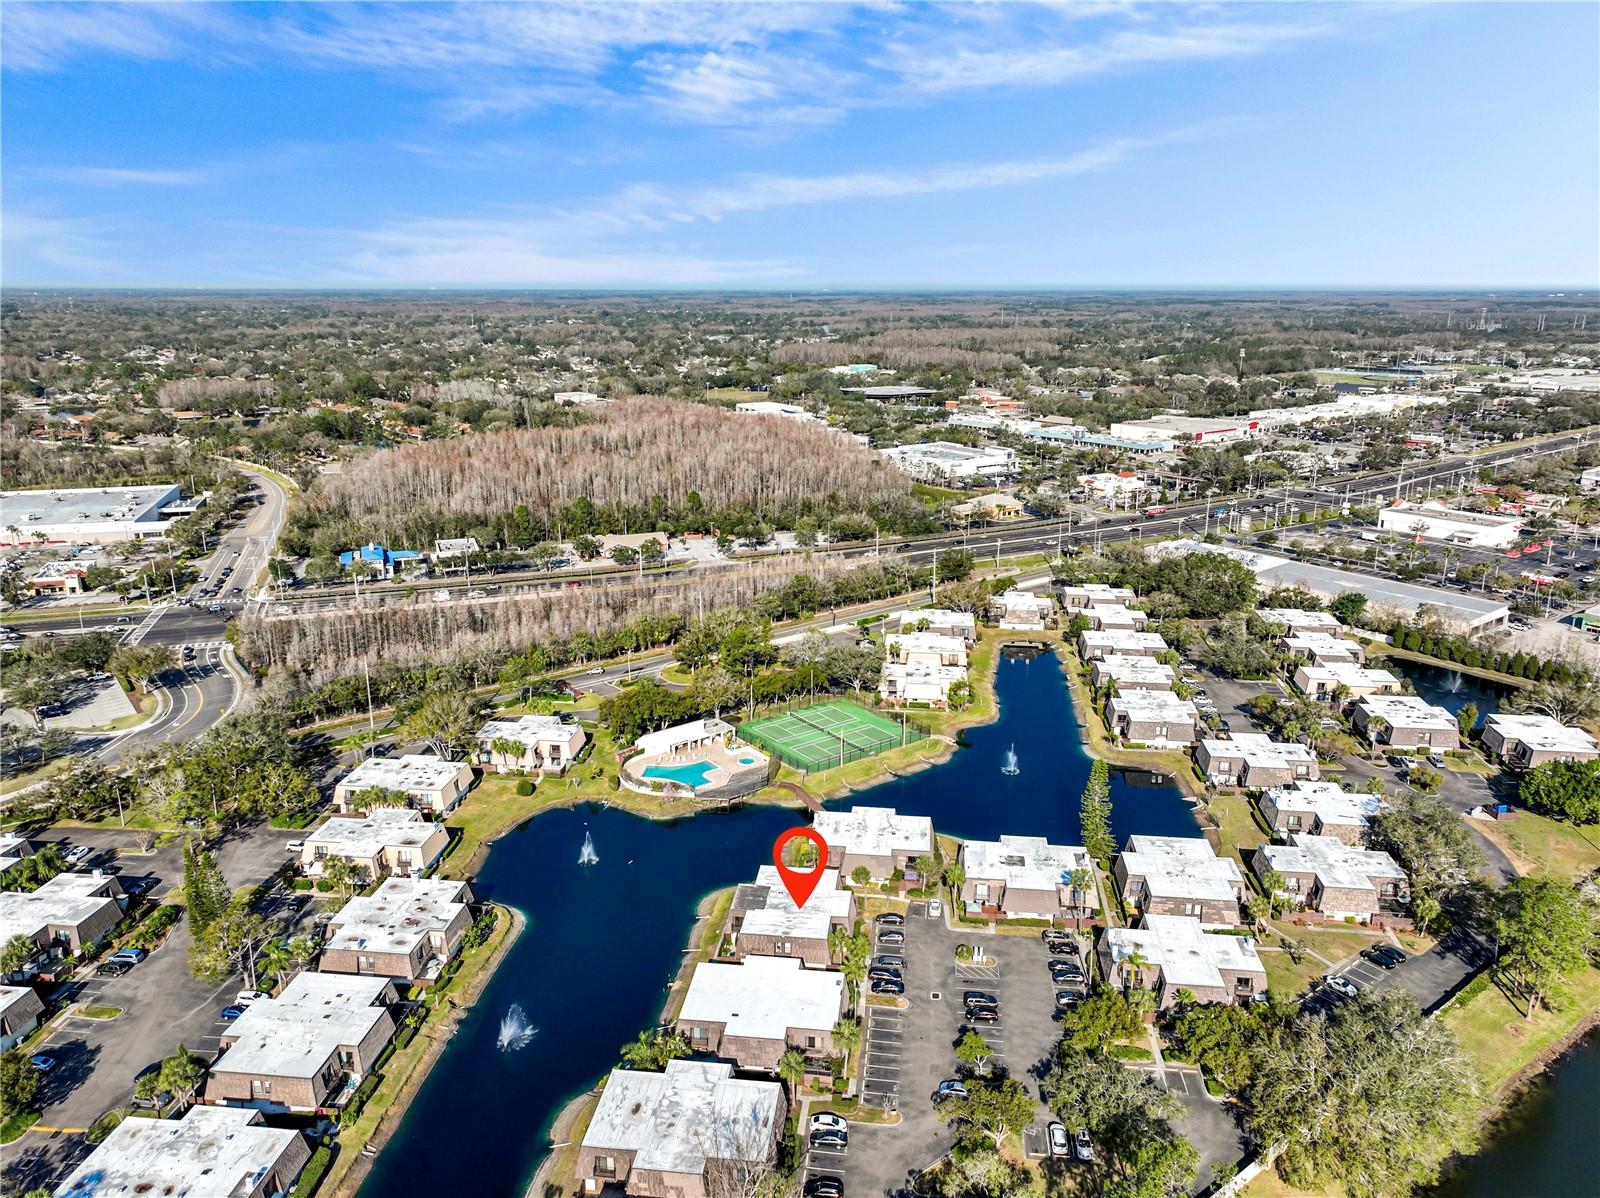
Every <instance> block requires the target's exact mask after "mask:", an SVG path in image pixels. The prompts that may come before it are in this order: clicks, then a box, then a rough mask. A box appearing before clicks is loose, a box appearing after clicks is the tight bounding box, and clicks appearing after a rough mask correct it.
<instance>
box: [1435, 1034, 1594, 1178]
mask: <svg viewBox="0 0 1600 1198" xmlns="http://www.w3.org/2000/svg"><path fill="white" fill-rule="evenodd" d="M1597 1105H1600V1035H1593V1034H1591V1035H1590V1036H1589V1038H1588V1039H1587V1040H1585V1041H1584V1042H1583V1043H1582V1044H1581V1045H1579V1046H1578V1047H1577V1048H1576V1049H1575V1050H1574V1051H1573V1052H1572V1053H1570V1054H1569V1055H1568V1056H1567V1057H1566V1059H1565V1060H1563V1061H1562V1062H1561V1063H1560V1064H1558V1065H1556V1066H1555V1068H1554V1070H1553V1072H1552V1073H1551V1074H1550V1076H1549V1077H1548V1078H1546V1079H1545V1080H1544V1082H1543V1083H1542V1084H1540V1085H1539V1086H1537V1087H1536V1088H1535V1089H1534V1090H1533V1092H1532V1093H1530V1094H1529V1095H1528V1096H1527V1098H1526V1099H1524V1100H1523V1102H1522V1103H1521V1104H1520V1105H1519V1107H1518V1108H1517V1110H1516V1111H1515V1113H1514V1114H1513V1115H1512V1116H1511V1117H1510V1119H1509V1121H1508V1122H1507V1123H1506V1125H1505V1126H1504V1128H1503V1129H1502V1130H1501V1134H1500V1136H1499V1138H1498V1139H1495V1140H1494V1141H1492V1142H1491V1143H1490V1144H1488V1145H1487V1146H1486V1147H1485V1148H1484V1150H1483V1152H1481V1153H1480V1154H1479V1155H1477V1156H1475V1157H1472V1158H1470V1159H1469V1160H1467V1161H1465V1162H1464V1163H1463V1167H1462V1168H1461V1170H1460V1171H1459V1172H1458V1173H1456V1174H1455V1175H1454V1176H1453V1177H1451V1178H1450V1179H1449V1180H1448V1181H1446V1182H1445V1183H1444V1184H1443V1185H1441V1186H1439V1187H1438V1189H1436V1190H1435V1191H1434V1198H1505V1196H1506V1195H1511V1194H1518V1195H1528V1196H1529V1198H1533V1196H1534V1195H1557V1194H1560V1195H1563V1196H1571V1198H1582V1196H1585V1195H1600V1136H1597V1135H1596V1134H1595V1130H1596V1119H1595V1110H1596V1107H1597Z"/></svg>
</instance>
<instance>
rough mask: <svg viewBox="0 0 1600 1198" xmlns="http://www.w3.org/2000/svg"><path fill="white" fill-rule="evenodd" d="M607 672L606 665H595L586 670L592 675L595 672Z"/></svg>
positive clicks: (586, 672)
mask: <svg viewBox="0 0 1600 1198" xmlns="http://www.w3.org/2000/svg"><path fill="white" fill-rule="evenodd" d="M605 672H606V668H605V667H604V666H595V667H593V668H592V669H588V670H585V671H584V673H585V674H591V675H593V674H604V673H605Z"/></svg>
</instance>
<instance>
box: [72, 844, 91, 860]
mask: <svg viewBox="0 0 1600 1198" xmlns="http://www.w3.org/2000/svg"><path fill="white" fill-rule="evenodd" d="M93 856H94V850H93V849H91V848H90V847H89V846H88V845H86V844H80V845H78V846H76V847H75V848H70V849H68V850H67V856H66V862H67V864H68V865H82V864H83V863H84V862H85V861H87V860H88V859H89V858H90V857H93Z"/></svg>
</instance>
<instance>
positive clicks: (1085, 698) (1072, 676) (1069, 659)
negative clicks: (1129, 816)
mask: <svg viewBox="0 0 1600 1198" xmlns="http://www.w3.org/2000/svg"><path fill="white" fill-rule="evenodd" d="M1061 655H1062V659H1063V661H1064V663H1065V668H1066V671H1067V689H1068V690H1069V691H1070V692H1071V694H1072V707H1073V710H1074V711H1076V712H1077V714H1078V723H1079V724H1080V725H1081V726H1082V728H1083V735H1084V742H1083V743H1084V747H1085V748H1086V749H1087V750H1088V751H1089V756H1091V757H1098V758H1100V759H1101V760H1102V761H1107V762H1110V763H1111V764H1112V765H1125V766H1130V767H1132V768H1133V769H1140V770H1149V771H1150V772H1151V773H1155V774H1163V773H1164V774H1167V775H1168V776H1170V777H1171V778H1172V780H1173V781H1174V782H1176V783H1177V785H1178V788H1179V789H1180V790H1182V791H1183V793H1184V794H1186V795H1194V794H1199V793H1200V791H1201V790H1202V789H1203V787H1202V784H1201V782H1200V780H1199V778H1198V776H1197V775H1196V774H1195V771H1194V763H1193V761H1191V760H1190V758H1189V754H1187V753H1185V752H1182V751H1181V750H1178V749H1122V748H1119V747H1117V745H1116V743H1115V742H1114V741H1113V740H1112V737H1111V734H1110V732H1108V731H1107V730H1106V722H1105V720H1104V719H1103V718H1102V717H1101V715H1100V710H1099V708H1097V707H1096V706H1095V704H1094V696H1093V695H1092V694H1091V693H1090V690H1089V684H1088V682H1086V681H1085V680H1084V677H1083V670H1084V666H1083V662H1082V660H1081V659H1080V658H1079V657H1078V654H1077V652H1076V650H1074V649H1073V648H1072V647H1071V646H1069V645H1064V646H1063V647H1062V650H1061Z"/></svg>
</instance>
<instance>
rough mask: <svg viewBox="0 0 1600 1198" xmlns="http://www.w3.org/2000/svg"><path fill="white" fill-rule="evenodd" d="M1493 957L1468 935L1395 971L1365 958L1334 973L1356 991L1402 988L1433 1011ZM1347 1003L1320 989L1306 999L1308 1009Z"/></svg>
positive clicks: (1449, 940)
mask: <svg viewBox="0 0 1600 1198" xmlns="http://www.w3.org/2000/svg"><path fill="white" fill-rule="evenodd" d="M1489 957H1490V951H1489V948H1488V946H1487V945H1485V944H1483V943H1482V942H1481V941H1479V940H1478V939H1476V938H1475V937H1473V936H1471V935H1468V934H1464V933H1463V934H1457V935H1452V936H1447V937H1445V938H1444V939H1443V940H1441V941H1440V942H1439V943H1438V944H1435V945H1434V946H1433V947H1432V948H1431V949H1429V950H1428V951H1427V952H1425V953H1416V954H1413V955H1412V956H1411V957H1410V959H1409V960H1407V961H1405V962H1403V963H1402V964H1400V965H1397V966H1395V967H1394V968H1393V969H1384V968H1383V966H1381V965H1378V964H1375V963H1374V962H1372V961H1369V960H1367V959H1366V958H1364V957H1355V958H1352V959H1351V960H1350V961H1347V962H1344V963H1343V965H1342V967H1341V968H1340V969H1337V970H1334V971H1332V972H1334V973H1336V974H1338V976H1340V977H1343V978H1344V979H1345V980H1346V981H1348V982H1350V983H1351V985H1353V986H1355V987H1356V989H1357V990H1376V991H1380V992H1381V991H1384V990H1392V989H1394V988H1396V987H1399V988H1401V989H1403V990H1407V991H1409V992H1410V993H1411V994H1412V995H1414V996H1415V997H1416V1000H1417V1002H1418V1003H1419V1004H1421V1006H1422V1009H1423V1010H1424V1011H1429V1010H1432V1009H1433V1008H1434V1007H1436V1006H1438V1005H1439V1004H1440V1003H1442V1002H1443V1001H1444V1000H1445V999H1446V998H1448V997H1449V996H1450V995H1451V994H1452V993H1453V992H1454V991H1455V990H1456V989H1457V988H1458V987H1460V986H1461V985H1462V984H1463V983H1464V982H1466V980H1467V979H1468V978H1469V977H1471V976H1472V974H1473V973H1474V971H1476V970H1477V969H1478V968H1480V967H1481V966H1482V965H1483V964H1485V963H1486V962H1487V961H1488V959H1489ZM1344 1001H1347V1000H1346V999H1345V998H1344V997H1343V996H1341V995H1339V994H1338V993H1336V992H1335V991H1333V990H1331V989H1329V988H1328V987H1327V986H1320V987H1318V988H1317V989H1316V990H1315V991H1313V992H1312V993H1311V994H1310V995H1309V996H1308V997H1307V998H1306V1000H1305V1004H1304V1005H1305V1009H1306V1010H1307V1011H1311V1012H1327V1011H1330V1010H1332V1009H1333V1006H1334V1004H1336V1003H1339V1002H1344Z"/></svg>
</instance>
